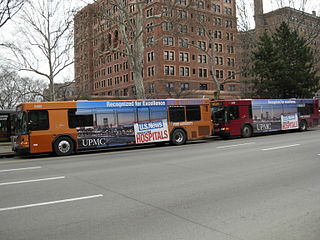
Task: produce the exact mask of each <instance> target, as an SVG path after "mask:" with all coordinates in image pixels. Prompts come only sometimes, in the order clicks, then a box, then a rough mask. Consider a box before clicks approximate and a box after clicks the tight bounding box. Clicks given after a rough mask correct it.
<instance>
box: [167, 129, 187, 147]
mask: <svg viewBox="0 0 320 240" xmlns="http://www.w3.org/2000/svg"><path fill="white" fill-rule="evenodd" d="M186 140H187V137H186V133H185V132H184V131H183V130H181V129H176V130H174V132H173V133H172V134H171V144H172V145H182V144H184V143H185V142H186Z"/></svg>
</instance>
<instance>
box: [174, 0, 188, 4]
mask: <svg viewBox="0 0 320 240" xmlns="http://www.w3.org/2000/svg"><path fill="white" fill-rule="evenodd" d="M176 3H177V4H180V5H187V0H176Z"/></svg>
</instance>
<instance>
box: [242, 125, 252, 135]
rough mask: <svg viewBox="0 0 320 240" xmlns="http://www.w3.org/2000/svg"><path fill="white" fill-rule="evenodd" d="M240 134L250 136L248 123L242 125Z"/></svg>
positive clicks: (250, 130)
mask: <svg viewBox="0 0 320 240" xmlns="http://www.w3.org/2000/svg"><path fill="white" fill-rule="evenodd" d="M241 136H242V137H244V138H248V137H251V136H252V127H251V126H250V125H248V124H247V125H244V126H243V127H242V130H241Z"/></svg>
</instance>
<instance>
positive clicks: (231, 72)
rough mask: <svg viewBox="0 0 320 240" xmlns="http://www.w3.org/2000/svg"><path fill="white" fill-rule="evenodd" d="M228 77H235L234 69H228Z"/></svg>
mask: <svg viewBox="0 0 320 240" xmlns="http://www.w3.org/2000/svg"><path fill="white" fill-rule="evenodd" d="M228 78H229V79H236V75H235V73H234V71H228Z"/></svg>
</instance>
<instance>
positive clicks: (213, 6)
mask: <svg viewBox="0 0 320 240" xmlns="http://www.w3.org/2000/svg"><path fill="white" fill-rule="evenodd" d="M212 10H213V11H214V12H216V13H220V12H221V7H220V5H218V4H213V5H212Z"/></svg>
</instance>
